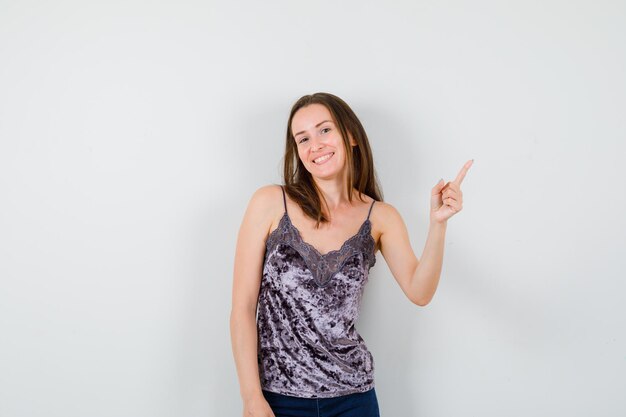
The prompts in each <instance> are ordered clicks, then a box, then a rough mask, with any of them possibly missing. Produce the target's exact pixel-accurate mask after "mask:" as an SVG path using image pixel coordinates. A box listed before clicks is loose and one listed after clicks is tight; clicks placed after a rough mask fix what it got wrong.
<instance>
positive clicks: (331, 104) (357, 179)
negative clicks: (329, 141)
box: [283, 93, 383, 227]
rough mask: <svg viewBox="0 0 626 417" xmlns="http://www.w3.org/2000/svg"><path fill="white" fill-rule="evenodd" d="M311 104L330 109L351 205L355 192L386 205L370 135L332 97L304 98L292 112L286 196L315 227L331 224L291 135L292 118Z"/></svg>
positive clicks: (338, 101)
mask: <svg viewBox="0 0 626 417" xmlns="http://www.w3.org/2000/svg"><path fill="white" fill-rule="evenodd" d="M310 104H321V105H323V106H325V107H326V108H327V109H328V111H329V112H330V114H331V116H332V118H333V121H334V123H335V124H336V125H337V127H338V128H339V131H340V133H341V137H342V138H343V143H344V149H345V154H346V164H347V165H348V180H347V181H346V184H345V185H346V190H347V191H348V201H350V203H352V194H353V189H356V190H357V191H358V195H359V199H360V200H361V201H364V200H363V196H362V195H361V194H366V195H368V196H370V197H372V198H373V199H374V200H376V201H383V196H382V190H381V188H380V185H379V183H378V179H377V175H376V171H375V169H374V158H373V156H372V150H371V148H370V144H369V141H368V139H367V134H366V133H365V129H364V128H363V125H362V124H361V122H360V121H359V119H358V117H357V116H356V114H355V113H354V112H353V111H352V109H351V108H350V106H348V104H347V103H346V102H345V101H343V100H342V99H340V98H339V97H337V96H335V95H333V94H330V93H315V94H310V95H305V96H302V97H300V98H299V99H298V101H296V102H295V104H294V105H293V107H292V108H291V113H290V114H289V121H288V122H287V137H286V139H287V140H286V142H285V156H284V157H283V160H284V169H283V181H284V183H285V186H284V187H285V192H286V193H287V195H289V197H290V198H291V199H292V200H294V201H295V202H296V203H297V204H298V205H299V206H300V208H301V209H302V211H303V212H304V213H305V214H306V215H307V216H309V217H311V218H312V219H314V220H316V221H317V223H316V226H315V227H319V225H320V223H325V222H328V221H329V220H328V217H327V216H326V215H324V213H323V212H322V200H324V204H325V205H326V207H328V205H327V203H326V200H325V199H324V197H323V195H322V193H321V191H320V190H319V188H318V187H317V185H316V184H315V181H313V178H312V177H311V173H310V172H309V171H307V169H306V168H305V167H304V165H303V164H302V161H301V160H300V158H299V156H298V149H297V147H296V141H295V139H294V137H293V134H292V132H291V122H292V120H293V116H294V115H295V114H296V112H297V111H298V110H300V109H301V108H302V107H306V106H308V105H310ZM348 133H350V135H351V136H352V137H353V138H354V140H355V141H356V146H352V145H351V144H350V139H349V136H348Z"/></svg>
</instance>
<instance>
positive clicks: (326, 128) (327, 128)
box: [322, 127, 330, 132]
mask: <svg viewBox="0 0 626 417" xmlns="http://www.w3.org/2000/svg"><path fill="white" fill-rule="evenodd" d="M325 130H330V127H325V128H323V129H322V132H323V131H325Z"/></svg>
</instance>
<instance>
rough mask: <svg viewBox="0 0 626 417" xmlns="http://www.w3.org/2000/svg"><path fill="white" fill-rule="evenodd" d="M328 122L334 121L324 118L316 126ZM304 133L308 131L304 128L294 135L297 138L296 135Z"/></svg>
mask: <svg viewBox="0 0 626 417" xmlns="http://www.w3.org/2000/svg"><path fill="white" fill-rule="evenodd" d="M326 122H330V123H332V122H333V121H332V120H322V121H321V122H319V123H318V124H316V125H315V127H320V125H322V123H326ZM302 133H306V130H303V131H302V132H298V133H296V134H295V135H293V137H294V138H295V137H296V136H298V135H300V134H302Z"/></svg>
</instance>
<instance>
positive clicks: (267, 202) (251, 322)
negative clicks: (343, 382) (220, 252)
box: [230, 185, 280, 416]
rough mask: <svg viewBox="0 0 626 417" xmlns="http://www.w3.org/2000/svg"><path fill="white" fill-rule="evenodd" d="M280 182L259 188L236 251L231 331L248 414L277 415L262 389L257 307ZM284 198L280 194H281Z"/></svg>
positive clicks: (248, 212) (243, 226)
mask: <svg viewBox="0 0 626 417" xmlns="http://www.w3.org/2000/svg"><path fill="white" fill-rule="evenodd" d="M275 187H276V186H274V185H270V186H265V187H261V188H259V189H258V190H257V191H256V192H255V193H254V194H253V196H252V198H251V199H250V202H249V204H248V207H247V209H246V212H245V215H244V218H243V221H242V223H241V227H240V229H239V234H238V237H237V248H236V251H235V265H234V274H233V291H232V304H231V314H230V334H231V343H232V350H233V356H234V359H235V363H236V367H237V375H238V378H239V387H240V394H241V398H242V400H243V402H244V415H254V416H256V415H258V416H273V414H272V412H271V410H270V408H269V405H268V404H267V402H266V401H265V399H264V397H263V393H262V392H261V383H260V378H259V367H258V363H257V328H256V309H257V302H258V295H259V288H260V285H261V276H262V268H263V259H264V256H265V240H266V238H267V235H268V232H269V228H270V225H271V223H272V216H273V214H272V211H271V210H272V207H275V206H273V205H272V200H271V199H273V198H276V197H278V195H277V194H276V189H275ZM279 198H280V197H279Z"/></svg>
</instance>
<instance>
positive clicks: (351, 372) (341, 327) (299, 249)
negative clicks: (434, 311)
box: [230, 93, 473, 417]
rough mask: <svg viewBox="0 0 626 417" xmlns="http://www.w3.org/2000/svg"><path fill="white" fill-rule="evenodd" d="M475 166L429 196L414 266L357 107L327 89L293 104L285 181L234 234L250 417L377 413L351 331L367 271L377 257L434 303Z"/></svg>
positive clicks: (239, 360) (268, 191)
mask: <svg viewBox="0 0 626 417" xmlns="http://www.w3.org/2000/svg"><path fill="white" fill-rule="evenodd" d="M472 163H473V160H471V161H468V162H467V163H466V164H465V165H464V166H463V168H462V169H461V171H460V172H459V174H458V176H457V177H456V179H455V180H454V181H451V182H448V183H447V184H446V183H444V182H443V180H440V181H439V182H438V183H437V184H436V185H435V186H434V188H433V189H432V192H431V211H430V230H429V233H428V237H427V241H426V246H425V248H424V252H423V254H422V258H421V260H418V259H417V258H416V256H415V254H414V253H413V249H412V248H411V244H410V242H409V236H408V233H407V230H406V226H405V224H404V221H403V220H402V217H401V216H400V213H398V211H397V210H396V209H395V208H394V207H393V206H392V205H390V204H388V203H384V202H383V201H382V200H383V199H382V194H381V191H380V187H379V185H378V183H377V180H376V174H375V170H374V162H373V157H372V152H371V149H370V145H369V142H368V139H367V135H366V133H365V130H364V129H363V126H362V125H361V123H360V121H359V119H358V118H357V116H356V115H355V114H354V112H353V111H352V110H351V109H350V107H349V106H348V105H347V104H346V103H345V102H344V101H343V100H341V99H340V98H339V97H336V96H334V95H332V94H328V93H316V94H313V95H306V96H304V97H302V98H300V99H299V100H298V101H297V102H296V103H295V104H294V105H293V107H292V109H291V114H290V116H289V121H288V123H287V138H286V147H285V156H284V178H283V180H284V185H282V186H279V185H267V186H263V187H261V188H259V189H258V190H257V191H256V192H255V193H254V194H253V196H252V198H251V199H250V202H249V204H248V208H247V209H246V212H245V215H244V218H243V222H242V224H241V228H240V230H239V235H238V239H237V248H236V254H235V266H234V278H233V294H232V312H231V319H230V329H231V341H232V348H233V355H234V358H235V362H236V367H237V374H238V377H239V383H240V393H241V396H242V400H243V415H244V417H281V416H302V417H304V416H311V417H313V416H315V417H318V416H320V417H351V416H359V417H374V416H379V415H380V414H379V407H378V401H377V397H376V392H375V388H374V359H373V357H372V355H371V353H370V352H369V350H368V349H367V347H366V345H365V342H364V341H363V339H362V338H361V336H360V335H359V333H358V332H357V331H356V329H355V327H354V324H355V321H356V319H357V317H358V313H359V304H360V301H361V296H362V294H363V289H364V286H365V284H366V283H367V281H368V272H369V269H370V268H371V267H372V266H373V265H374V264H375V262H376V253H377V251H378V250H380V252H381V253H382V255H383V257H384V258H385V261H386V263H387V265H388V266H389V269H390V270H391V273H392V274H393V276H394V278H395V279H396V281H397V282H398V284H399V286H400V288H401V289H402V291H403V292H404V294H406V296H407V297H408V298H409V300H410V301H411V302H413V303H414V304H416V305H419V306H425V305H426V304H428V303H429V302H430V300H431V299H432V297H433V295H434V293H435V290H436V288H437V285H438V282H439V276H440V273H441V266H442V261H443V246H444V238H445V232H446V227H447V221H448V219H449V218H450V217H451V216H453V215H454V214H456V213H458V212H459V211H460V210H461V209H462V199H463V198H462V197H463V193H462V192H461V188H460V186H461V182H462V181H463V178H464V177H465V175H466V173H467V171H468V169H469V168H470V166H471V165H472ZM257 312H258V317H257Z"/></svg>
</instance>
